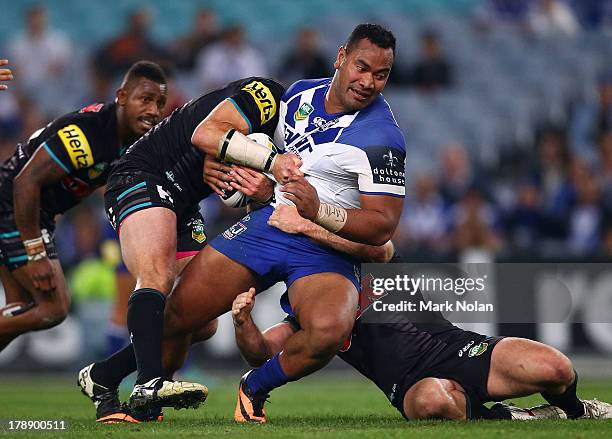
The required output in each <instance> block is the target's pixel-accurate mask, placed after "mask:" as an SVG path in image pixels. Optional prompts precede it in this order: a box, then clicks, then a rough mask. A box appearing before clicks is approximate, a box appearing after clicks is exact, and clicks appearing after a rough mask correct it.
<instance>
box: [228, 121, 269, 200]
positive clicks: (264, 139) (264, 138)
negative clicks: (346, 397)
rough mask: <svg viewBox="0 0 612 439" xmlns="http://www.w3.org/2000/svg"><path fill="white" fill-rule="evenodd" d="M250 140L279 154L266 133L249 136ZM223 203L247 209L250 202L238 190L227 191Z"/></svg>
mask: <svg viewBox="0 0 612 439" xmlns="http://www.w3.org/2000/svg"><path fill="white" fill-rule="evenodd" d="M247 137H248V138H249V139H251V140H253V141H255V142H257V143H259V144H260V145H263V146H266V147H268V148H270V149H271V150H272V151H274V152H278V148H277V147H276V145H275V144H274V141H273V140H272V139H271V138H270V136H268V135H267V134H264V133H252V134H249V135H248V136H247ZM223 192H224V195H223V196H222V197H221V201H223V204H225V205H226V206H228V207H245V206H246V205H247V204H248V202H249V197H247V196H246V195H245V194H243V193H242V192H240V191H239V190H238V189H225V190H224V191H223Z"/></svg>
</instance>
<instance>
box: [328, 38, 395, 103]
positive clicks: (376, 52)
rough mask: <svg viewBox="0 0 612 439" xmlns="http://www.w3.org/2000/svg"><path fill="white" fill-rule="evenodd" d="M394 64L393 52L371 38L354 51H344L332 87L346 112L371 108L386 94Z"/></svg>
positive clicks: (341, 49) (339, 56) (337, 63)
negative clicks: (381, 95) (378, 97)
mask: <svg viewBox="0 0 612 439" xmlns="http://www.w3.org/2000/svg"><path fill="white" fill-rule="evenodd" d="M392 65H393V50H392V49H390V48H389V49H383V48H382V47H379V46H377V45H376V44H374V43H372V42H371V41H370V40H368V39H365V38H364V39H362V40H360V41H358V42H357V44H355V45H354V46H353V47H352V48H351V50H350V52H348V53H347V52H346V50H345V49H344V48H340V51H339V52H338V57H337V58H336V62H335V64H334V67H335V68H336V70H337V72H336V76H337V78H335V81H334V84H333V85H332V87H333V88H335V90H333V92H334V94H335V97H336V100H337V101H338V103H339V104H340V105H341V107H342V111H355V110H361V109H363V108H365V107H367V106H368V105H369V104H371V103H372V101H374V99H376V97H377V96H378V94H379V93H380V92H382V91H383V89H384V88H385V85H386V84H387V79H389V73H390V72H391V66H392Z"/></svg>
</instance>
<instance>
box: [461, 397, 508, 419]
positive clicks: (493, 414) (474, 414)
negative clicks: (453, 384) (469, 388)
mask: <svg viewBox="0 0 612 439" xmlns="http://www.w3.org/2000/svg"><path fill="white" fill-rule="evenodd" d="M465 412H466V418H467V419H512V416H511V414H510V410H508V409H507V408H505V407H503V406H500V405H494V406H493V407H491V408H490V409H488V408H486V407H485V406H484V405H483V404H482V403H481V402H480V400H479V399H478V398H477V397H475V396H470V395H469V394H468V393H465Z"/></svg>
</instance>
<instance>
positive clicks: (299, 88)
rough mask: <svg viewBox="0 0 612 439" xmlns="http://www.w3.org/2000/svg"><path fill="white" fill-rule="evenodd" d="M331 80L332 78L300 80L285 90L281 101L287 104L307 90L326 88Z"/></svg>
mask: <svg viewBox="0 0 612 439" xmlns="http://www.w3.org/2000/svg"><path fill="white" fill-rule="evenodd" d="M331 79H332V78H319V79H301V80H299V81H296V82H294V83H293V84H291V86H290V87H289V88H288V89H287V91H286V92H285V95H284V96H283V100H284V101H285V102H287V101H289V100H290V99H292V98H294V97H295V96H298V95H301V94H302V93H304V92H306V91H308V90H312V89H317V88H321V87H328V86H329V84H330V83H331Z"/></svg>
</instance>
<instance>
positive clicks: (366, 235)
mask: <svg viewBox="0 0 612 439" xmlns="http://www.w3.org/2000/svg"><path fill="white" fill-rule="evenodd" d="M398 221H399V218H394V217H392V216H390V215H388V214H384V213H382V212H378V211H375V210H366V209H348V210H346V222H345V223H344V225H343V226H342V228H341V229H340V230H338V231H337V232H336V234H337V235H338V236H341V237H342V238H345V239H348V240H350V241H354V242H356V243H360V244H367V245H373V246H381V245H384V244H385V243H386V242H387V241H389V240H391V237H392V236H393V233H394V232H395V228H396V227H397V223H398Z"/></svg>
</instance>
